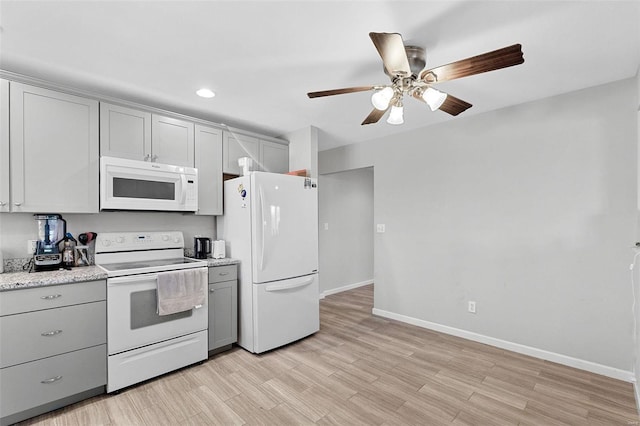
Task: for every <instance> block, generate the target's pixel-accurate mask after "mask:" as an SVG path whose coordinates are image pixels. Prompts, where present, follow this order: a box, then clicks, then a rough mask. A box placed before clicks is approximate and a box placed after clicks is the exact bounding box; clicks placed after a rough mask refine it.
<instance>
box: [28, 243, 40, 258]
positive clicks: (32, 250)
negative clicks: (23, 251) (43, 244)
mask: <svg viewBox="0 0 640 426" xmlns="http://www.w3.org/2000/svg"><path fill="white" fill-rule="evenodd" d="M37 242H38V240H27V254H30V255H33V253H35V252H36V243H37Z"/></svg>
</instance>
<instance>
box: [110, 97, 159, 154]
mask: <svg viewBox="0 0 640 426" xmlns="http://www.w3.org/2000/svg"><path fill="white" fill-rule="evenodd" d="M100 154H101V155H105V156H109V157H119V158H130V159H132V160H150V159H151V113H148V112H144V111H139V110H136V109H133V108H126V107H122V106H119V105H111V104H107V103H104V102H101V103H100Z"/></svg>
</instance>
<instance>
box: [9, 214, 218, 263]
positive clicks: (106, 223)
mask: <svg viewBox="0 0 640 426" xmlns="http://www.w3.org/2000/svg"><path fill="white" fill-rule="evenodd" d="M50 213H55V212H50ZM62 217H63V219H65V220H66V221H67V231H68V232H71V233H72V234H73V236H74V237H76V238H77V237H78V234H81V233H82V232H87V231H94V232H98V233H100V232H118V231H133V232H135V231H182V232H183V233H184V237H185V246H186V247H189V248H192V247H193V236H194V235H202V236H206V237H211V238H214V237H215V218H214V217H213V216H195V215H193V214H182V213H160V212H104V213H99V214H63V215H62ZM37 236H38V225H37V223H36V221H35V219H34V218H33V215H32V214H30V213H0V250H2V252H3V254H4V258H5V259H9V258H22V257H29V256H28V255H27V252H26V248H27V240H29V239H36V238H37Z"/></svg>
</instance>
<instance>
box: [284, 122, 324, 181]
mask: <svg viewBox="0 0 640 426" xmlns="http://www.w3.org/2000/svg"><path fill="white" fill-rule="evenodd" d="M281 138H282V139H285V140H288V141H289V170H290V171H294V170H303V169H306V170H308V171H309V176H310V177H312V178H318V129H317V128H316V127H313V126H309V127H305V128H304V129H300V130H297V131H295V132H291V133H287V134H286V135H283V136H281Z"/></svg>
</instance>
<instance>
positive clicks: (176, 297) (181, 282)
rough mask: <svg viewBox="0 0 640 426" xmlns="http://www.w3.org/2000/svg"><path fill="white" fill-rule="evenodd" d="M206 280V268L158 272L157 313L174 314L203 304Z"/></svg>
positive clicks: (204, 302) (205, 296)
mask: <svg viewBox="0 0 640 426" xmlns="http://www.w3.org/2000/svg"><path fill="white" fill-rule="evenodd" d="M207 281H208V279H207V270H206V269H184V270H181V271H171V272H160V273H158V280H157V299H158V315H170V314H175V313H177V312H184V311H189V310H191V309H193V308H200V307H202V306H203V305H205V304H206V301H207Z"/></svg>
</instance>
